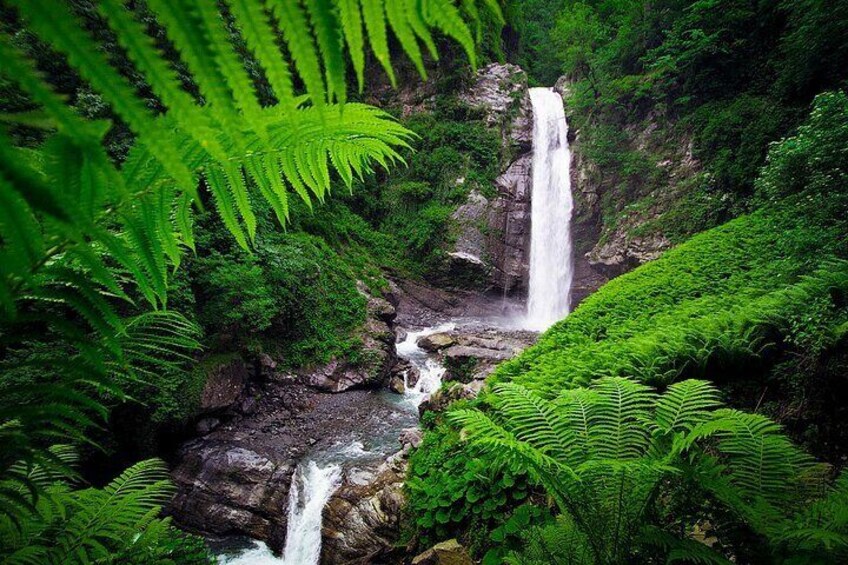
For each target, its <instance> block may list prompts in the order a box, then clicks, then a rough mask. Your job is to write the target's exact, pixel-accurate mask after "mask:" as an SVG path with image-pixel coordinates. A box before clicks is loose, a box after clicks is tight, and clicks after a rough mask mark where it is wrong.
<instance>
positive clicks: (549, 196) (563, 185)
mask: <svg viewBox="0 0 848 565" xmlns="http://www.w3.org/2000/svg"><path fill="white" fill-rule="evenodd" d="M530 101H531V102H532V104H533V194H532V198H531V219H530V282H529V287H530V292H529V297H528V301H527V318H526V324H525V325H526V326H527V327H528V328H530V329H535V330H544V329H547V328H548V327H549V326H551V325H552V324H553V323H554V322H557V321H558V320H560V319H562V318H564V317H565V316H566V315H567V314H568V312H569V303H570V300H571V281H572V278H573V275H574V267H573V264H572V257H571V212H572V209H573V202H572V197H571V174H570V170H571V153H570V151H569V148H568V124H567V123H566V121H565V110H564V109H563V105H562V98H561V97H560V95H559V94H557V93H556V92H554V91H553V90H552V89H550V88H531V89H530Z"/></svg>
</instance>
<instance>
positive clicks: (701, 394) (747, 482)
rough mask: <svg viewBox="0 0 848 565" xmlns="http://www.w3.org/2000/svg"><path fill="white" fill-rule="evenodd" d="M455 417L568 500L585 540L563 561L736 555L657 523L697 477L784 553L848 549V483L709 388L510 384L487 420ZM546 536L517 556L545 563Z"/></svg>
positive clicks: (568, 528) (487, 450)
mask: <svg viewBox="0 0 848 565" xmlns="http://www.w3.org/2000/svg"><path fill="white" fill-rule="evenodd" d="M448 418H449V420H450V421H451V422H453V423H454V424H456V425H458V426H461V427H462V428H463V437H465V438H466V439H467V440H468V441H469V442H470V444H471V445H472V446H474V447H475V448H476V449H478V450H480V451H482V452H483V453H484V454H485V455H486V457H487V459H489V460H491V461H494V462H495V463H497V464H498V465H507V464H509V465H510V468H511V469H512V470H513V471H516V470H518V471H524V472H527V473H528V474H529V475H530V476H531V477H532V478H533V479H534V480H536V481H537V483H538V484H539V485H540V486H541V487H543V488H544V490H545V491H546V492H547V494H548V495H549V496H550V497H551V499H552V500H553V501H554V502H555V503H556V504H557V506H558V509H559V511H560V512H561V514H562V516H563V520H564V521H563V522H562V525H560V526H557V528H559V529H561V530H562V531H561V532H560V533H561V534H562V535H565V536H566V537H567V538H568V539H571V540H580V541H579V545H577V546H575V547H573V548H571V549H568V550H562V551H563V552H562V553H559V554H557V553H553V554H552V555H553V556H554V557H556V559H562V561H563V562H570V560H574V559H577V560H578V562H580V561H583V560H584V559H587V558H585V556H584V557H581V556H580V555H582V554H581V553H580V552H582V551H587V552H589V553H590V554H591V559H590V561H591V562H594V563H620V562H624V561H625V560H626V559H627V558H628V557H629V556H632V555H635V554H637V553H639V552H648V553H651V552H656V551H659V552H660V553H662V554H664V555H665V557H666V558H667V559H668V560H670V561H672V562H673V561H687V562H690V561H691V562H697V563H726V562H727V558H726V556H724V555H722V554H721V553H717V552H716V551H713V550H711V549H709V548H707V547H706V546H703V545H701V544H700V543H697V542H695V541H693V540H692V539H691V538H690V537H688V536H686V535H683V536H681V533H684V534H685V532H686V531H687V524H680V525H677V524H676V525H674V527H673V528H669V527H667V525H666V524H664V523H663V522H662V521H654V522H651V520H657V518H658V517H660V516H661V515H662V511H661V506H658V501H660V500H663V499H664V498H668V497H669V496H671V492H675V490H674V489H673V488H671V487H672V485H675V484H678V483H680V482H681V481H692V485H691V488H692V492H699V491H700V492H706V493H709V494H710V496H711V499H712V504H719V505H722V506H723V507H724V508H725V509H726V510H727V511H728V512H730V513H732V514H734V515H736V516H737V517H738V519H739V520H740V521H741V522H742V523H744V524H746V525H747V526H748V527H750V528H752V529H753V530H754V531H756V532H758V533H759V534H760V535H761V536H763V537H765V538H766V539H768V540H771V542H772V547H775V548H776V549H777V552H778V553H780V552H786V553H787V554H788V555H794V556H796V557H798V556H800V555H819V556H821V555H828V554H831V555H837V554H840V552H843V553H844V552H845V551H846V550H848V546H846V545H845V542H846V540H848V538H846V537H845V536H846V532H848V529H846V528H848V514H846V513H845V511H844V502H845V498H844V497H845V496H846V492H848V491H846V488H845V487H846V485H848V480H846V479H845V478H844V477H842V478H840V480H839V481H837V483H836V484H835V486H833V487H829V486H827V483H826V481H825V480H824V474H823V471H824V469H823V468H822V467H821V466H819V465H815V464H814V463H813V461H812V460H811V458H810V457H809V456H807V455H806V454H804V453H803V452H802V451H800V450H799V449H798V448H797V447H795V446H794V445H793V444H792V443H791V442H790V441H789V439H788V438H786V436H784V435H783V434H782V433H781V431H780V427H779V426H778V425H777V424H775V423H774V422H772V421H771V420H768V419H767V418H765V417H763V416H760V415H756V414H746V413H744V412H739V411H737V410H730V409H726V408H721V403H720V402H719V399H718V395H717V392H716V390H715V389H714V388H713V387H712V385H710V384H709V383H706V382H704V381H683V382H680V383H676V384H674V385H671V386H670V387H669V388H668V389H667V390H666V391H665V392H664V393H663V394H661V395H657V394H655V393H654V392H653V391H652V390H651V389H650V388H649V387H646V386H644V385H642V384H639V383H637V382H635V381H632V380H629V379H624V378H620V377H607V378H603V379H599V380H598V381H596V382H595V383H594V384H592V385H591V386H590V387H589V388H588V389H575V390H569V391H565V392H564V393H563V394H562V395H561V396H560V397H559V398H557V399H555V400H547V399H544V398H542V397H540V396H538V395H536V394H535V393H533V392H531V391H529V390H527V389H525V388H523V387H522V386H520V385H517V384H501V385H497V386H496V387H495V389H494V394H493V395H491V396H490V398H489V409H488V410H487V413H484V412H481V411H480V410H473V409H461V410H453V411H451V412H449V413H448ZM822 489H823V490H824V493H825V496H824V497H822V496H821V493H822ZM677 492H687V491H686V488H682V489H681V490H680V491H677ZM809 500H812V501H813V502H812V503H807V501H809ZM690 504H691V506H690V507H695V508H697V507H703V504H704V503H703V502H700V503H699V502H696V501H691V502H690ZM702 518H703V519H706V520H709V519H710V518H711V517H710V515H709V514H705V515H703V516H702ZM689 519H690V520H694V519H695V518H689ZM693 526H694V522H689V523H688V529H691V528H692V527H693ZM557 531H558V530H557V529H554V530H551V529H550V527H548V529H546V530H543V531H540V532H537V533H535V534H533V535H537V536H539V539H544V538H545V537H547V536H549V534H553V533H555V532H557ZM556 535H560V534H559V533H557V534H556ZM539 539H533V538H532V536H531V538H528V544H529V545H528V549H527V551H526V553H525V554H522V553H519V554H515V555H513V557H512V558H511V559H512V561H513V562H515V563H524V562H526V563H534V562H539V561H538V560H539V559H540V558H539V557H538V556H539V555H540V553H539V552H540V551H542V550H543V549H544V548H543V547H542V546H540V545H539V543H540V542H539ZM573 552H578V553H577V554H575V553H573ZM556 559H553V560H552V562H556Z"/></svg>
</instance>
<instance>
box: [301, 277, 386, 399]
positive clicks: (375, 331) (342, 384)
mask: <svg viewBox="0 0 848 565" xmlns="http://www.w3.org/2000/svg"><path fill="white" fill-rule="evenodd" d="M357 289H358V290H359V292H360V293H361V294H362V295H363V296H365V297H366V298H367V300H368V302H367V307H366V312H367V318H366V320H365V324H364V325H363V326H362V327H361V328H360V329H359V331H358V337H359V338H360V340H361V341H362V355H361V359H362V360H361V361H360V362H358V363H356V364H352V363H350V362H348V361H347V360H344V359H332V360H330V361H329V362H328V363H326V364H324V365H321V366H319V367H316V368H314V369H310V370H300V371H298V374H299V376H300V378H301V379H302V380H303V382H305V383H306V384H308V385H309V386H312V387H315V388H317V389H319V390H323V391H327V392H344V391H346V390H350V389H353V388H377V387H380V386H383V385H384V384H386V383H387V382H388V379H389V371H390V369H391V367H392V365H393V364H394V362H395V359H396V355H395V341H396V337H395V333H394V331H393V330H392V326H391V324H392V322H393V320H394V319H395V317H396V315H397V310H396V309H395V306H394V305H393V304H392V303H391V302H389V301H388V300H385V299H383V298H379V297H375V296H372V295H371V294H369V293H368V289H367V287H366V286H365V284H364V283H362V282H361V281H360V282H358V283H357Z"/></svg>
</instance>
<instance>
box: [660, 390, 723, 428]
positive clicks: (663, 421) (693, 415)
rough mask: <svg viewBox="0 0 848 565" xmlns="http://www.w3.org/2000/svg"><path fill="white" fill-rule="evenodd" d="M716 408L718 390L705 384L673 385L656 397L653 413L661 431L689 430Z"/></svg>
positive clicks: (718, 402)
mask: <svg viewBox="0 0 848 565" xmlns="http://www.w3.org/2000/svg"><path fill="white" fill-rule="evenodd" d="M719 405H720V401H719V396H718V390H716V388H715V387H714V386H713V385H712V384H711V383H709V382H707V381H698V380H694V379H690V380H686V381H682V382H679V383H675V384H673V385H671V386H669V387H668V389H666V391H665V392H664V393H663V394H662V395H661V396H660V397H659V399H658V400H657V403H656V407H655V410H654V413H655V418H656V422H657V426H658V427H659V429H660V430H662V431H663V432H678V431H689V430H691V429H692V428H693V427H694V426H696V425H698V424H700V423H702V422H703V421H704V420H706V419H707V418H708V417H709V415H710V412H711V411H712V410H714V409H716V408H717V407H718V406H719Z"/></svg>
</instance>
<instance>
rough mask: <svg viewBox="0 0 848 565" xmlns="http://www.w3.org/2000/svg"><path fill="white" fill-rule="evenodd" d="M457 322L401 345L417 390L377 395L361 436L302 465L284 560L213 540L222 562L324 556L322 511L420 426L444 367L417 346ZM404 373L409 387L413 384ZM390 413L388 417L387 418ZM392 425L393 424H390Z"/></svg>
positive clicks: (307, 561)
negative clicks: (377, 405) (421, 406)
mask: <svg viewBox="0 0 848 565" xmlns="http://www.w3.org/2000/svg"><path fill="white" fill-rule="evenodd" d="M456 327H457V324H456V323H454V322H447V323H441V324H438V325H436V326H432V327H429V328H424V329H420V330H417V331H410V332H408V333H407V334H406V337H405V338H404V340H403V341H401V342H399V343H397V345H396V346H395V347H396V350H397V354H398V357H400V358H401V359H405V360H407V361H409V363H410V364H411V365H412V366H413V367H414V368H415V369H417V370H418V372H419V378H418V381H417V382H416V383H415V384H414V385H413V386H406V388H405V393H404V394H403V395H398V394H395V393H392V392H389V391H387V390H381V391H379V392H378V393H375V395H374V396H376V399H375V400H376V401H377V402H379V403H380V404H381V405H382V406H381V407H382V408H383V410H380V411H379V413H380V416H379V417H377V416H376V414H377V412H378V411H375V410H368V409H367V406H365V407H363V408H365V409H364V410H363V422H362V426H361V428H360V431H358V432H357V433H356V434H353V435H352V436H350V437H347V438H343V439H337V440H335V441H334V442H333V443H332V444H331V445H329V446H324V447H320V448H318V449H316V450H315V451H314V452H312V453H310V454H308V455H307V456H306V457H304V458H303V460H302V461H301V462H300V464H299V465H298V468H297V470H296V471H295V473H294V476H293V477H292V483H291V489H290V490H289V510H288V525H287V530H286V544H285V548H284V549H283V555H282V557H278V556H276V555H274V553H273V552H272V551H271V549H270V548H269V547H268V546H267V545H266V544H265V543H264V542H261V541H257V540H249V539H245V538H233V539H226V540H223V541H218V542H213V543H212V549H213V551H214V552H215V553H216V554H217V556H218V563H220V564H226V565H266V564H275V565H315V564H317V563H318V562H319V560H320V556H321V525H322V510H323V508H324V506H325V505H326V503H327V501H328V500H329V499H330V497H331V496H332V495H333V493H334V492H335V491H336V489H338V488H339V486H340V485H341V484H342V480H343V478H345V477H346V478H347V480H348V481H350V482H352V483H354V484H358V481H366V480H367V478H368V476H367V474H368V471H367V468H368V467H373V466H374V465H376V464H379V463H380V462H382V461H384V460H385V459H386V458H387V457H388V456H389V455H391V454H393V453H394V452H396V451H397V450H398V441H397V439H398V436H399V435H400V434H401V432H402V431H403V430H405V429H407V428H411V427H414V426H417V425H418V405H419V404H421V402H423V401H424V400H426V399H427V398H428V397H429V396H430V394H432V393H433V392H435V391H436V390H438V389H439V387H440V386H441V384H442V377H443V376H444V374H445V367H444V366H443V365H442V364H441V363H440V362H439V360H438V358H437V356H436V355H434V354H431V353H428V352H426V351H424V350H423V349H421V348H420V347H418V343H417V342H418V340H419V339H420V338H422V337H424V336H428V335H431V334H435V333H440V332H447V331H451V330H453V329H455V328H456ZM406 377H407V375H406V374H404V384H405V385H408V381H407V380H406ZM386 410H388V418H386V417H385V413H386ZM387 424H388V425H387Z"/></svg>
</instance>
